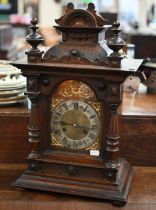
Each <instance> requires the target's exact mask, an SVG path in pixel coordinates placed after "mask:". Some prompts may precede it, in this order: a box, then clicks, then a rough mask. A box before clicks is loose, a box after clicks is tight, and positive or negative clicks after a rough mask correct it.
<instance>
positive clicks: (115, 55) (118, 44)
mask: <svg viewBox="0 0 156 210" xmlns="http://www.w3.org/2000/svg"><path fill="white" fill-rule="evenodd" d="M119 27H120V23H119V22H118V21H115V22H114V23H113V27H112V29H111V31H112V32H113V37H112V38H111V39H109V40H108V41H107V45H108V47H109V48H110V49H111V50H112V51H113V52H112V53H111V54H110V55H109V56H108V58H109V59H110V60H111V61H112V62H113V61H114V62H116V61H118V65H120V63H121V60H122V59H123V57H124V56H123V54H122V53H121V52H119V51H120V50H121V49H122V48H123V47H124V46H125V42H124V40H123V39H122V38H121V37H120V35H119V33H120V32H121V31H122V30H121V29H120V28H119Z"/></svg>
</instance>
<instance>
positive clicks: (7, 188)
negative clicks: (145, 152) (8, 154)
mask: <svg viewBox="0 0 156 210" xmlns="http://www.w3.org/2000/svg"><path fill="white" fill-rule="evenodd" d="M25 167H26V166H25V165H13V164H10V165H6V164H1V165H0V210H48V209H49V210H50V209H52V210H108V209H109V210H117V209H118V210H119V209H121V210H156V168H154V167H153V168H152V167H135V168H134V177H133V181H132V185H131V189H130V193H129V197H128V202H127V204H126V205H125V206H124V207H116V206H114V205H112V204H110V203H107V202H105V201H103V200H100V199H89V198H83V197H78V196H70V195H63V194H59V193H58V194H56V193H47V192H41V191H28V190H19V189H18V190H17V189H14V188H13V187H11V183H12V182H13V181H14V180H15V179H16V178H17V177H18V176H19V175H20V174H21V173H22V170H23V169H24V168H25Z"/></svg>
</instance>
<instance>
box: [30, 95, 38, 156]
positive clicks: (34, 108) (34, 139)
mask: <svg viewBox="0 0 156 210" xmlns="http://www.w3.org/2000/svg"><path fill="white" fill-rule="evenodd" d="M28 96H29V99H30V101H31V114H30V120H29V126H28V141H29V142H30V143H31V153H30V154H29V156H28V159H37V158H38V157H39V144H40V127H39V119H38V105H37V104H38V97H39V92H37V93H30V92H29V93H28Z"/></svg>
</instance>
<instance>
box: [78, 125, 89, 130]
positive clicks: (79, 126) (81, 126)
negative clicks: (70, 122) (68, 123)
mask: <svg viewBox="0 0 156 210" xmlns="http://www.w3.org/2000/svg"><path fill="white" fill-rule="evenodd" d="M76 127H78V128H83V129H87V130H91V129H92V128H90V127H86V126H83V125H79V124H76Z"/></svg>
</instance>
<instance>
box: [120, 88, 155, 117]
mask: <svg viewBox="0 0 156 210" xmlns="http://www.w3.org/2000/svg"><path fill="white" fill-rule="evenodd" d="M119 113H120V114H121V115H123V116H124V115H126V116H140V117H145V116H148V117H150V116H151V117H154V116H156V94H155V93H151V94H150V93H147V88H146V86H144V85H142V84H141V85H140V87H139V90H138V91H136V92H124V95H123V103H122V106H121V107H120V110H119Z"/></svg>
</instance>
